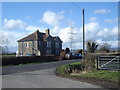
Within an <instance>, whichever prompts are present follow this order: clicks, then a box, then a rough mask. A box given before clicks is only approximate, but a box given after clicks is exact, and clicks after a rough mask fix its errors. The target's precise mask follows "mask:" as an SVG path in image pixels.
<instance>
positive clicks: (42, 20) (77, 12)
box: [1, 2, 118, 52]
mask: <svg viewBox="0 0 120 90" xmlns="http://www.w3.org/2000/svg"><path fill="white" fill-rule="evenodd" d="M83 8H84V9H85V40H86V41H87V40H94V41H96V42H97V43H98V44H99V45H100V44H102V43H108V44H110V45H111V47H112V48H117V47H118V3H117V2H2V30H1V34H2V37H3V39H4V40H8V42H6V43H2V45H5V44H6V45H7V46H8V48H9V51H11V52H15V51H17V48H18V45H17V40H19V39H21V38H23V37H25V36H27V35H29V34H31V33H33V32H35V31H36V30H37V29H39V31H40V32H45V30H46V29H47V28H49V29H50V34H51V35H52V36H59V37H60V38H61V40H62V41H63V49H64V48H66V47H69V48H70V37H71V34H70V32H71V28H70V27H71V26H72V27H74V28H72V32H73V33H74V35H73V37H72V38H73V39H72V40H73V41H74V44H73V45H74V49H80V48H82V9H83Z"/></svg>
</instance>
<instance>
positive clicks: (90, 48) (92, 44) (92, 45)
mask: <svg viewBox="0 0 120 90" xmlns="http://www.w3.org/2000/svg"><path fill="white" fill-rule="evenodd" d="M97 47H98V44H97V43H96V42H94V41H90V40H89V41H87V51H88V52H90V53H94V52H95V50H96V49H97Z"/></svg>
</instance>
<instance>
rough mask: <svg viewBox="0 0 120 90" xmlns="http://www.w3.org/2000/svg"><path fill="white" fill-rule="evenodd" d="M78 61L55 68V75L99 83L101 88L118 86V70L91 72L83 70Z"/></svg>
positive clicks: (119, 77)
mask: <svg viewBox="0 0 120 90" xmlns="http://www.w3.org/2000/svg"><path fill="white" fill-rule="evenodd" d="M82 68H84V67H83V66H82V64H81V63H80V62H77V63H71V64H66V65H63V66H60V67H58V68H57V69H56V72H55V73H56V75H58V76H60V77H64V78H69V79H72V80H77V81H82V82H87V83H91V84H94V85H99V86H101V87H103V88H108V89H113V88H120V75H119V74H120V71H110V70H109V71H108V70H94V71H92V72H85V71H83V69H82Z"/></svg>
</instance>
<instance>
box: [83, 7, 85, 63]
mask: <svg viewBox="0 0 120 90" xmlns="http://www.w3.org/2000/svg"><path fill="white" fill-rule="evenodd" d="M82 16H83V17H82V18H83V19H82V20H83V59H82V61H83V60H84V52H85V30H84V29H85V27H84V8H83V9H82Z"/></svg>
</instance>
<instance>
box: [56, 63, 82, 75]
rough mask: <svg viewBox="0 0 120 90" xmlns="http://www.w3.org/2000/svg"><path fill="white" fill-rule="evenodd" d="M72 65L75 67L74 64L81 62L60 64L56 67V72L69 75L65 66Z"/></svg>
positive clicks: (77, 64) (78, 64)
mask: <svg viewBox="0 0 120 90" xmlns="http://www.w3.org/2000/svg"><path fill="white" fill-rule="evenodd" d="M70 65H71V66H72V67H74V66H80V62H75V63H72V64H65V65H62V66H60V67H58V68H57V69H56V73H57V74H60V75H67V74H66V73H65V68H66V67H67V66H70Z"/></svg>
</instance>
